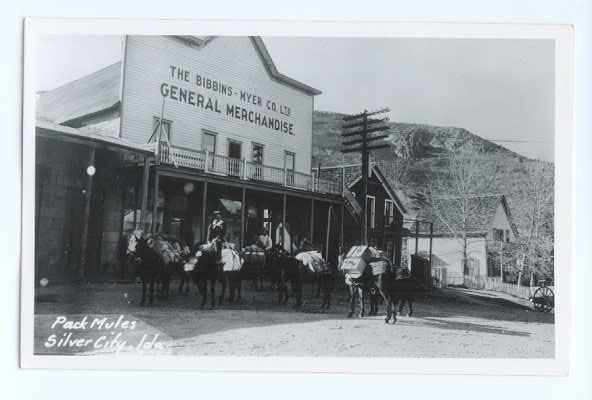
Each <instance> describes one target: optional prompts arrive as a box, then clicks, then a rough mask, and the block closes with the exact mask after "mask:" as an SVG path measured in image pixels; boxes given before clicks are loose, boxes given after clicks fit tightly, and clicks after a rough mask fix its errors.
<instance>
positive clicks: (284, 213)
mask: <svg viewBox="0 0 592 400" xmlns="http://www.w3.org/2000/svg"><path fill="white" fill-rule="evenodd" d="M286 197H287V196H286V193H284V195H283V197H282V238H281V241H282V247H284V249H285V248H286V247H285V243H284V239H285V237H286V200H287V199H286ZM289 251H290V254H292V243H290V250H289Z"/></svg>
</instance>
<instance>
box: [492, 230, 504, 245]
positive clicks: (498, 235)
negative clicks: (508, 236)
mask: <svg viewBox="0 0 592 400" xmlns="http://www.w3.org/2000/svg"><path fill="white" fill-rule="evenodd" d="M493 240H495V241H496V242H503V241H504V230H503V229H496V228H493Z"/></svg>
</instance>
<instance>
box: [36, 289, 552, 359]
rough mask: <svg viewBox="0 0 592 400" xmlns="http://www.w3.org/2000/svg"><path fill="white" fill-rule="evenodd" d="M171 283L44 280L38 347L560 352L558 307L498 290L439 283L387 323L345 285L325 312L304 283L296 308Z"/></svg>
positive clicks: (257, 296) (254, 352)
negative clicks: (357, 309)
mask: <svg viewBox="0 0 592 400" xmlns="http://www.w3.org/2000/svg"><path fill="white" fill-rule="evenodd" d="M171 289H172V290H171V298H170V299H169V300H168V301H161V300H155V304H154V305H152V306H147V307H140V306H139V305H138V303H139V296H140V294H141V286H139V285H136V284H89V285H81V286H76V285H73V286H56V287H52V286H49V287H46V288H38V289H37V290H36V304H35V351H36V353H38V354H72V353H81V354H95V353H105V352H106V353H114V352H118V353H120V354H122V353H123V354H126V353H133V352H137V351H142V352H145V353H154V354H183V355H225V356H230V355H238V356H247V355H249V356H270V355H290V356H311V355H314V356H396V357H463V358H464V357H469V358H481V357H502V358H548V357H553V354H554V341H553V336H554V315H553V314H541V313H538V312H534V311H532V310H531V309H530V308H529V305H528V303H527V302H525V301H524V300H519V299H516V298H513V297H511V296H509V295H505V294H500V293H494V292H483V291H473V290H468V289H460V288H448V289H442V290H437V291H434V292H433V293H432V295H431V296H430V297H424V298H420V299H418V300H417V302H416V304H415V306H414V314H413V316H411V317H407V316H400V317H399V319H398V322H397V323H396V325H390V324H389V325H386V324H385V323H384V306H381V308H380V315H379V316H376V317H366V318H363V319H359V318H353V319H348V318H347V309H348V304H347V298H346V293H345V291H344V290H343V289H340V290H339V291H338V292H337V293H336V294H335V296H334V302H335V304H334V305H333V306H332V308H331V310H329V311H323V310H321V309H320V300H319V299H315V298H314V296H313V292H314V291H313V288H312V287H311V286H307V287H305V291H304V297H305V304H304V306H303V307H302V308H300V309H294V308H293V307H292V305H291V304H290V305H281V306H280V305H277V304H275V301H276V294H275V293H274V292H272V291H270V290H269V289H268V290H264V291H259V292H257V291H252V290H244V291H243V300H242V303H241V304H238V305H222V306H221V307H217V308H215V309H212V310H210V309H201V307H199V301H198V294H197V292H196V290H195V289H194V288H192V290H191V292H190V293H189V294H188V295H181V294H178V293H177V291H176V286H175V283H174V284H173V286H172V288H171ZM404 313H406V310H405V311H404ZM85 316H86V319H85V318H84V317H85ZM60 317H61V318H60ZM56 321H57V322H56ZM84 321H86V322H84ZM132 321H133V323H132ZM75 322H78V325H77V326H76V325H75ZM125 322H127V323H125ZM109 324H111V325H109ZM91 325H92V327H91ZM132 325H133V327H132ZM124 326H125V327H124ZM52 335H53V336H52ZM60 339H63V340H62V343H59V341H60Z"/></svg>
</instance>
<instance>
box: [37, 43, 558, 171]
mask: <svg viewBox="0 0 592 400" xmlns="http://www.w3.org/2000/svg"><path fill="white" fill-rule="evenodd" d="M263 40H264V42H265V44H266V46H267V49H268V51H269V53H270V54H271V57H272V58H273V60H274V63H275V65H276V67H277V68H278V70H279V71H280V72H281V73H283V74H285V75H288V76H290V77H291V78H294V79H296V80H299V81H301V82H304V83H306V84H308V85H310V86H313V87H315V88H317V89H319V90H321V91H322V92H323V93H322V94H321V95H320V96H317V97H316V98H315V109H316V110H322V111H335V112H342V113H358V112H361V111H363V110H364V109H368V110H373V109H378V108H382V107H389V108H390V109H391V112H390V114H389V117H390V120H391V121H393V122H405V123H420V124H429V125H438V126H455V127H461V128H465V129H467V130H469V131H471V132H472V133H474V134H476V135H479V136H481V137H484V138H486V139H489V140H494V141H496V143H498V144H500V145H502V146H505V147H507V148H509V149H511V150H513V151H516V152H518V153H520V154H523V155H525V156H527V157H531V158H539V159H543V160H547V161H553V151H554V146H553V140H554V133H555V132H554V107H555V104H554V97H555V94H554V87H555V81H554V79H555V78H554V74H555V70H554V43H553V41H552V40H544V39H536V40H518V39H430V38H294V37H292V38H289V37H264V38H263ZM121 46H122V37H121V36H94V37H92V36H55V35H54V36H43V37H40V39H39V41H38V42H37V50H38V51H37V57H38V58H37V65H38V66H39V68H38V70H37V77H36V78H37V87H38V90H49V89H52V88H54V87H57V86H60V85H62V84H64V83H66V82H69V81H71V80H73V79H77V78H80V77H82V76H84V75H87V74H89V73H91V72H93V71H96V70H98V69H100V68H102V67H105V66H107V65H110V64H112V63H114V62H116V61H119V60H120V58H121Z"/></svg>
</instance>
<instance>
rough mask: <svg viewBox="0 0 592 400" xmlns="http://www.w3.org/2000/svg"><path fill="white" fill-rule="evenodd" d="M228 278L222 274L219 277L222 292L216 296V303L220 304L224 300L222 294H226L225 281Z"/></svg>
mask: <svg viewBox="0 0 592 400" xmlns="http://www.w3.org/2000/svg"><path fill="white" fill-rule="evenodd" d="M227 280H228V278H227V277H226V276H222V279H220V283H221V284H222V292H221V293H220V296H218V305H222V303H223V301H224V295H225V294H226V281H227Z"/></svg>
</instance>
